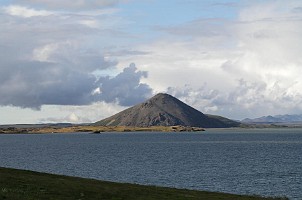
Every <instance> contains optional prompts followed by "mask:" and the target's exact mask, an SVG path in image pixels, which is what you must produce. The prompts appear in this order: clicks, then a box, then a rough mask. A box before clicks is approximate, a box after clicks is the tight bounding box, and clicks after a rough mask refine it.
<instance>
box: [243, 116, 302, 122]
mask: <svg viewBox="0 0 302 200" xmlns="http://www.w3.org/2000/svg"><path fill="white" fill-rule="evenodd" d="M241 122H243V123H250V124H253V123H254V124H271V123H302V115H275V116H271V115H268V116H263V117H259V118H255V119H249V118H246V119H244V120H242V121H241Z"/></svg>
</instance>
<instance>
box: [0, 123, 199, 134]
mask: <svg viewBox="0 0 302 200" xmlns="http://www.w3.org/2000/svg"><path fill="white" fill-rule="evenodd" d="M142 131H145V132H199V131H204V129H203V128H199V127H187V126H150V127H134V126H93V125H72V126H65V127H59V126H45V127H34V126H33V127H21V128H20V127H15V126H9V127H6V128H0V134H42V133H78V132H90V133H103V132H142Z"/></svg>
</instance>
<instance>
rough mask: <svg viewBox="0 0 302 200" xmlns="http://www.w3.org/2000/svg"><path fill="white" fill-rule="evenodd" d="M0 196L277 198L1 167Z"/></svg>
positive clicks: (131, 198)
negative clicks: (146, 184) (118, 181)
mask: <svg viewBox="0 0 302 200" xmlns="http://www.w3.org/2000/svg"><path fill="white" fill-rule="evenodd" d="M0 199H3V200H4V199H22V200H27V199H43V200H47V199H56V200H60V199H64V200H68V199H70V200H75V199H82V200H84V199H102V200H105V199H112V200H118V199H124V200H127V199H129V200H135V199H142V200H148V199H156V200H157V199H169V200H173V199H191V200H194V199H209V200H211V199H213V200H215V199H219V200H224V199H233V200H236V199H237V200H257V199H259V200H261V199H278V198H262V197H252V196H240V195H231V194H223V193H213V192H203V191H192V190H181V189H172V188H164V187H155V186H141V185H135V184H122V183H113V182H106V181H98V180H91V179H84V178H77V177H68V176H61V175H52V174H46V173H38V172H32V171H24V170H16V169H7V168H0Z"/></svg>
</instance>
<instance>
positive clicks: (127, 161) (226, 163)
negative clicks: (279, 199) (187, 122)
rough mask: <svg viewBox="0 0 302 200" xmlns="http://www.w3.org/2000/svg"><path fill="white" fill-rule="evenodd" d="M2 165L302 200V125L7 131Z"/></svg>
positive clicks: (0, 143) (1, 140)
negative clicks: (147, 130)
mask: <svg viewBox="0 0 302 200" xmlns="http://www.w3.org/2000/svg"><path fill="white" fill-rule="evenodd" d="M0 166H2V167H12V168H21V169H29V170H35V171H42V172H51V173H56V174H65V175H72V176H81V177H89V178H95V179H101V180H110V181H119V182H131V183H140V184H151V185H160V186H169V187H177V188H189V189H199V190H210V191H220V192H228V193H237V194H258V195H269V196H272V195H273V196H276V195H278V196H287V197H290V198H291V199H302V129H254V130H208V131H206V132H202V133H110V134H106V133H105V134H99V135H96V134H85V133H81V134H79V133H75V134H46V135H0Z"/></svg>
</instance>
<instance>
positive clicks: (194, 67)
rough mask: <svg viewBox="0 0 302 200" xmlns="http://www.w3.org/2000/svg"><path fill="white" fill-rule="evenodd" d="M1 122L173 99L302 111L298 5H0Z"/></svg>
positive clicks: (76, 0)
mask: <svg viewBox="0 0 302 200" xmlns="http://www.w3.org/2000/svg"><path fill="white" fill-rule="evenodd" d="M0 27H1V28H0V96H1V98H0V124H10V123H45V122H74V123H80V122H93V121H97V120H99V119H102V118H104V117H108V116H110V115H112V114H114V113H116V112H118V111H121V110H122V109H125V108H127V107H129V106H132V105H134V104H137V103H139V102H142V101H144V100H145V99H146V98H149V97H151V96H152V95H154V94H156V93H158V92H166V93H169V94H172V95H174V96H176V97H178V98H180V99H181V100H182V101H184V102H186V103H188V104H190V105H191V106H193V107H195V108H196V109H198V110H200V111H202V112H204V113H211V114H218V115H223V116H226V117H229V118H232V119H243V118H246V117H250V118H253V117H259V116H262V115H275V114H302V78H301V74H302V1H301V0H288V1H284V0H279V1H278V0H266V1H263V0H254V1H245V0H242V1H240V0H237V1H235V0H188V1H183V0H165V1H162V0H1V2H0Z"/></svg>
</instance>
